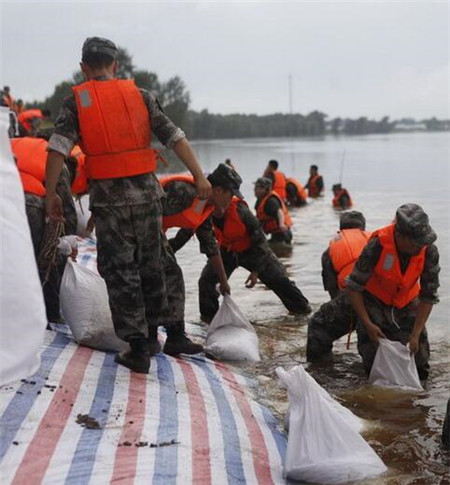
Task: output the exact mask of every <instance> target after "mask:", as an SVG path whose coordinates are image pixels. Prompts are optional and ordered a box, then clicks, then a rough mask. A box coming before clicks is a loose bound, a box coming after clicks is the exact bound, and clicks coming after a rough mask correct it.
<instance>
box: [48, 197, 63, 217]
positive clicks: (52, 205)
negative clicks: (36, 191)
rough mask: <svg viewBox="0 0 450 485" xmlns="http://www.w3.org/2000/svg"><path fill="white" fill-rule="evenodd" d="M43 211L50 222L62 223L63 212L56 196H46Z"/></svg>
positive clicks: (59, 199) (60, 202)
mask: <svg viewBox="0 0 450 485" xmlns="http://www.w3.org/2000/svg"><path fill="white" fill-rule="evenodd" d="M45 211H46V213H47V216H48V217H49V218H50V219H51V220H52V221H57V222H64V210H63V204H62V201H61V198H60V197H59V195H58V194H52V195H48V194H47V195H46V197H45Z"/></svg>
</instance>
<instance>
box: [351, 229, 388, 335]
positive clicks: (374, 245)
mask: <svg viewBox="0 0 450 485" xmlns="http://www.w3.org/2000/svg"><path fill="white" fill-rule="evenodd" d="M381 251H382V246H381V244H380V241H379V239H378V238H377V237H374V238H372V239H371V240H370V241H369V242H368V243H367V245H366V246H365V248H364V249H363V250H362V252H361V254H360V256H359V258H358V261H356V263H355V266H354V268H353V271H352V272H351V274H350V275H349V276H347V278H346V279H345V283H346V285H347V292H348V293H347V294H348V298H349V300H350V304H351V305H352V307H353V309H354V310H355V312H356V314H357V315H358V318H359V319H360V320H361V323H362V324H363V325H364V326H365V327H366V329H367V333H368V334H369V338H370V339H371V340H372V341H374V342H377V341H378V339H379V338H380V337H381V338H385V335H384V333H383V332H382V330H381V329H380V328H379V327H378V326H377V325H375V324H374V323H373V322H372V320H371V318H370V315H369V313H368V312H367V308H366V306H365V303H364V295H363V291H364V287H365V285H366V284H367V282H368V281H369V279H370V278H371V276H372V274H373V270H374V269H375V266H376V265H377V263H378V260H379V259H380V256H381Z"/></svg>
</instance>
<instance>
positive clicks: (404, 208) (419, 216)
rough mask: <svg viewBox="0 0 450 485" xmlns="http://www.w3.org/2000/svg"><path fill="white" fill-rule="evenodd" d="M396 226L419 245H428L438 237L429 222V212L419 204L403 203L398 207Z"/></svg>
mask: <svg viewBox="0 0 450 485" xmlns="http://www.w3.org/2000/svg"><path fill="white" fill-rule="evenodd" d="M395 228H396V229H397V230H398V232H399V233H400V234H402V235H403V236H406V237H408V238H409V239H410V240H411V241H412V242H413V243H414V244H417V245H418V246H426V245H428V244H431V243H433V242H434V241H436V239H437V236H436V233H435V232H434V231H433V229H432V228H431V226H430V224H429V222H428V216H427V214H425V212H424V210H423V209H422V207H420V205H417V204H403V205H401V206H400V207H399V208H398V209H397V212H396V214H395Z"/></svg>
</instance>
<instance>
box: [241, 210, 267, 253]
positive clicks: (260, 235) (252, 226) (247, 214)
mask: <svg viewBox="0 0 450 485" xmlns="http://www.w3.org/2000/svg"><path fill="white" fill-rule="evenodd" d="M237 211H238V214H239V217H240V218H241V221H242V222H243V223H244V225H245V227H246V228H247V230H248V232H249V234H250V239H251V240H252V250H253V249H256V248H261V249H263V250H264V251H266V247H268V246H267V239H266V236H265V234H264V231H263V230H262V227H261V224H260V223H259V221H258V219H257V218H256V217H255V216H254V215H253V214H252V213H251V211H250V209H249V208H248V206H247V205H246V204H238V206H237Z"/></svg>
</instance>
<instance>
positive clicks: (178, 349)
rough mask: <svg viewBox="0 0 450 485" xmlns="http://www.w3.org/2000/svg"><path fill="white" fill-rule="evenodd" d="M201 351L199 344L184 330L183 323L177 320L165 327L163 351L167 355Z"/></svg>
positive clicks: (190, 353)
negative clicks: (165, 335)
mask: <svg viewBox="0 0 450 485" xmlns="http://www.w3.org/2000/svg"><path fill="white" fill-rule="evenodd" d="M202 351H203V347H202V346H201V345H200V344H196V343H195V342H193V341H192V340H190V339H189V338H188V337H187V336H186V333H185V332H184V323H183V322H178V323H175V324H173V325H171V326H170V327H168V328H167V340H166V343H165V345H164V353H165V354H167V355H178V354H189V355H192V354H198V353H200V352H202Z"/></svg>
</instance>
